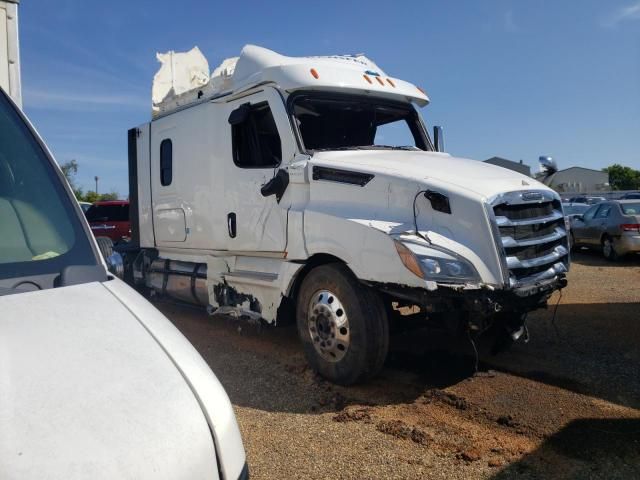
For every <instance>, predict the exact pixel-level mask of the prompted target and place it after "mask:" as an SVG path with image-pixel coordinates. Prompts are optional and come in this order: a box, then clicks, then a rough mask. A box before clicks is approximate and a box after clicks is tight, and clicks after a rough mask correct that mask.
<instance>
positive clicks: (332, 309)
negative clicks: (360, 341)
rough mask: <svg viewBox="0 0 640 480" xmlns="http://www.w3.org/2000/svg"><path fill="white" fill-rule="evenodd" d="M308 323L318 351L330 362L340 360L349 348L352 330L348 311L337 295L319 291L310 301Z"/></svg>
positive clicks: (312, 339) (312, 340)
mask: <svg viewBox="0 0 640 480" xmlns="http://www.w3.org/2000/svg"><path fill="white" fill-rule="evenodd" d="M307 323H308V328H309V335H310V336H311V343H313V347H314V348H315V349H316V352H318V354H319V355H320V356H321V357H322V358H323V359H324V360H327V361H329V362H339V361H340V360H342V359H343V358H344V356H345V355H346V354H347V351H348V350H349V342H350V339H351V331H350V329H349V317H348V316H347V311H346V309H345V308H344V306H343V305H342V302H341V301H340V299H339V298H338V297H337V295H336V294H335V293H333V292H331V291H329V290H319V291H317V292H316V293H315V294H314V295H313V297H312V298H311V301H310V302H309V311H308V314H307Z"/></svg>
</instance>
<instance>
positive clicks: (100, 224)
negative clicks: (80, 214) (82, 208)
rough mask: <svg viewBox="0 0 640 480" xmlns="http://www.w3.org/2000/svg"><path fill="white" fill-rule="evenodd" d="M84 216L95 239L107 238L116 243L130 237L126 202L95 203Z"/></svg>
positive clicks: (127, 203) (129, 222) (127, 204)
mask: <svg viewBox="0 0 640 480" xmlns="http://www.w3.org/2000/svg"><path fill="white" fill-rule="evenodd" d="M86 216H87V220H88V221H89V225H90V226H91V231H92V232H93V234H94V235H95V236H96V237H109V238H110V239H111V240H113V243H116V242H118V241H120V240H122V239H123V238H129V237H130V236H131V221H130V220H129V201H128V200H110V201H104V202H95V203H94V204H93V205H91V206H90V207H89V209H88V210H87V212H86Z"/></svg>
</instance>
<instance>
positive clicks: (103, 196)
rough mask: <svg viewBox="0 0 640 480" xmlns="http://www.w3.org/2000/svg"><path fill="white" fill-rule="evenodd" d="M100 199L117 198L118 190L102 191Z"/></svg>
mask: <svg viewBox="0 0 640 480" xmlns="http://www.w3.org/2000/svg"><path fill="white" fill-rule="evenodd" d="M100 200H118V192H116V191H115V190H112V191H111V192H109V193H102V194H101V195H100Z"/></svg>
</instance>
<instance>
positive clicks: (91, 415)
mask: <svg viewBox="0 0 640 480" xmlns="http://www.w3.org/2000/svg"><path fill="white" fill-rule="evenodd" d="M107 283H109V282H107ZM105 285H106V284H101V283H89V284H83V285H76V286H71V287H64V288H55V289H49V290H44V291H38V292H32V293H22V294H16V295H9V296H4V297H0V312H2V314H1V315H0V478H167V479H169V478H184V479H186V478H189V479H192V478H217V471H218V470H217V465H216V452H215V448H214V443H213V439H212V436H211V432H210V430H209V427H208V424H207V421H206V419H205V416H204V414H203V412H202V409H201V407H200V405H199V403H198V401H197V399H196V398H195V396H194V394H193V393H192V391H191V389H190V388H189V386H188V384H187V383H186V381H185V379H184V378H183V376H182V375H181V373H180V371H179V370H178V369H177V368H176V365H175V364H174V363H173V362H172V360H171V358H170V357H169V356H168V355H167V353H165V351H164V350H163V348H162V347H161V346H160V345H159V344H158V342H157V341H156V340H155V339H154V337H153V336H152V335H151V334H150V333H149V331H148V330H147V328H145V326H143V324H142V323H141V321H140V319H139V318H137V317H136V316H135V315H134V314H133V313H132V310H131V309H130V308H128V307H127V306H126V305H125V304H124V303H123V302H122V301H121V300H120V299H119V298H118V297H117V296H116V294H114V293H113V292H112V291H110V290H109V289H108V288H107V287H106V286H105Z"/></svg>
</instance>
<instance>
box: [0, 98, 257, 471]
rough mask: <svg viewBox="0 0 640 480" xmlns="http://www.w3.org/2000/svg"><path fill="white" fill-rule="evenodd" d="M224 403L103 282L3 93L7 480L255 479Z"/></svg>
mask: <svg viewBox="0 0 640 480" xmlns="http://www.w3.org/2000/svg"><path fill="white" fill-rule="evenodd" d="M247 476H248V471H247V467H246V463H245V453H244V449H243V445H242V439H241V437H240V432H239V429H238V425H237V423H236V419H235V415H234V413H233V409H232V407H231V404H230V402H229V399H228V397H227V395H226V393H225V391H224V389H223V388H222V386H221V385H220V383H219V382H218V380H217V379H216V377H215V375H214V374H213V373H212V372H211V370H210V369H209V367H208V366H207V364H206V363H205V362H204V360H203V359H202V358H201V357H200V355H199V354H198V353H197V352H196V350H195V349H194V348H193V347H192V346H191V344H190V343H189V342H188V341H187V340H186V339H185V338H184V337H183V336H182V335H181V334H180V332H179V331H178V330H177V329H176V328H175V327H174V326H173V325H172V324H171V323H170V322H169V320H167V319H166V318H165V317H164V316H163V315H162V314H161V313H160V312H158V311H157V310H156V309H155V308H154V307H153V306H152V305H151V304H149V302H147V301H146V300H145V299H144V298H143V297H141V296H140V295H139V294H138V293H137V292H136V291H134V290H133V289H132V288H131V287H129V286H128V285H126V284H125V283H124V282H122V281H121V280H119V279H118V278H115V277H114V276H113V275H111V274H110V273H108V272H107V269H106V266H105V262H104V261H103V259H102V257H101V255H100V252H99V251H98V249H97V245H96V242H95V241H94V240H93V236H92V235H91V231H90V230H89V226H88V224H87V222H86V220H85V219H84V215H83V214H82V211H81V210H80V207H79V206H78V204H77V202H76V201H75V199H74V198H73V194H72V192H71V190H70V188H69V187H68V184H67V183H66V181H65V180H64V177H63V176H62V173H61V172H60V170H59V169H58V168H57V166H56V164H55V163H54V161H53V159H52V157H51V154H50V153H49V152H48V150H47V148H46V146H45V145H44V143H43V142H42V140H41V139H40V138H39V137H38V135H37V134H36V133H35V131H34V130H33V128H32V127H31V126H30V125H29V124H28V122H27V120H26V118H25V117H24V116H23V115H22V114H21V113H20V111H19V109H18V108H17V106H16V105H15V104H14V103H12V102H11V100H9V98H8V97H7V95H5V93H4V91H3V90H2V89H1V88H0V478H2V479H7V480H9V479H25V478H34V479H35V478H56V479H85V478H91V479H101V478H103V479H114V478H138V479H159V478H164V479H172V480H173V479H178V478H183V479H227V480H236V479H238V478H242V479H244V478H247Z"/></svg>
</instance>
